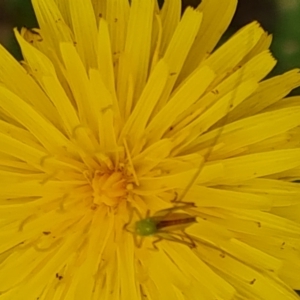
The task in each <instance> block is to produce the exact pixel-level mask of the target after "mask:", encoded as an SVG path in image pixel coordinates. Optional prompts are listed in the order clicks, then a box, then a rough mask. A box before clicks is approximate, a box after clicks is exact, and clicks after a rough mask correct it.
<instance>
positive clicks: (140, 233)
mask: <svg viewBox="0 0 300 300" xmlns="http://www.w3.org/2000/svg"><path fill="white" fill-rule="evenodd" d="M192 207H194V204H193V203H183V202H182V203H179V204H178V203H177V205H176V206H174V207H172V208H169V209H164V210H160V211H158V212H156V213H155V214H154V215H153V216H150V211H147V214H146V216H145V218H143V217H142V216H141V215H140V213H139V212H138V211H137V210H136V209H134V211H135V212H136V214H137V215H138V216H139V221H136V222H135V227H134V231H131V232H132V233H133V234H134V239H135V243H136V245H137V246H138V247H141V245H142V242H143V239H144V238H145V237H147V236H154V237H156V238H157V239H156V240H154V241H153V243H152V245H153V247H154V248H155V249H157V247H156V245H155V244H156V243H157V242H159V241H161V240H162V239H165V240H169V241H173V242H178V243H181V244H184V245H187V246H189V247H190V248H194V247H195V246H196V245H195V243H194V241H193V239H192V238H191V237H190V236H189V235H188V234H187V233H186V232H185V231H184V230H185V228H187V227H188V226H190V225H192V224H193V223H196V222H197V221H196V218H195V217H194V216H192V215H190V214H188V213H185V212H179V211H182V210H185V209H188V208H192ZM130 219H132V216H131V218H130ZM130 222H131V220H130ZM130 222H129V223H130ZM129 223H127V224H126V225H125V229H126V228H127V226H128V224H129ZM138 237H140V239H139V240H138Z"/></svg>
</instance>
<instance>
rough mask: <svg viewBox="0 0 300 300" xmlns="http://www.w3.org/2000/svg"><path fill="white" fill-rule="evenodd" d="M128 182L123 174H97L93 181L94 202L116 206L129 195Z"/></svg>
mask: <svg viewBox="0 0 300 300" xmlns="http://www.w3.org/2000/svg"><path fill="white" fill-rule="evenodd" d="M126 186H127V182H126V179H125V178H124V174H123V173H122V172H112V173H103V172H100V171H98V172H96V173H95V175H94V177H93V180H92V187H93V198H94V199H93V202H94V204H96V205H99V204H106V205H108V206H116V205H118V204H119V203H120V201H121V200H122V199H124V198H125V197H126V195H127V188H126Z"/></svg>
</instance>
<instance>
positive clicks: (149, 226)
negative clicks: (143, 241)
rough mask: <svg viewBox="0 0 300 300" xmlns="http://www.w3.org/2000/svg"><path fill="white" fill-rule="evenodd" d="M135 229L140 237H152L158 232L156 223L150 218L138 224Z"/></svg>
mask: <svg viewBox="0 0 300 300" xmlns="http://www.w3.org/2000/svg"><path fill="white" fill-rule="evenodd" d="M135 229H136V233H137V234H138V235H140V236H147V235H152V234H154V233H156V231H157V228H156V223H155V222H154V221H153V220H152V219H150V218H147V219H143V220H140V221H138V222H136V226H135Z"/></svg>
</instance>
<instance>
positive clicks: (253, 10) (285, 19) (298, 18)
mask: <svg viewBox="0 0 300 300" xmlns="http://www.w3.org/2000/svg"><path fill="white" fill-rule="evenodd" d="M200 1H201V0H182V2H183V8H184V7H186V6H188V5H191V6H197V5H198V4H199V3H200ZM224 1H226V0H224ZM159 2H160V3H161V4H162V2H163V0H159ZM253 20H258V21H259V22H260V23H261V24H262V26H263V27H264V29H265V30H267V31H268V32H270V33H272V34H273V37H274V38H273V44H272V52H273V53H274V56H275V57H276V58H277V59H278V64H277V66H276V69H275V71H274V73H273V74H272V75H274V74H278V73H282V72H283V71H286V70H289V69H291V68H295V67H300V0H240V1H239V5H238V10H237V13H236V16H235V17H234V19H233V22H232V25H231V27H230V29H229V33H233V32H234V31H236V30H237V29H239V28H240V27H242V26H243V25H245V24H247V23H249V22H251V21H253ZM16 26H17V27H19V28H20V27H22V26H26V27H28V28H31V27H37V23H36V20H35V17H34V14H33V9H32V6H31V0H0V43H2V44H4V46H5V47H6V48H7V49H9V51H10V52H11V53H13V55H14V56H15V57H16V58H17V59H21V54H20V52H19V49H18V46H17V44H16V42H15V40H14V37H13V34H12V28H14V27H16Z"/></svg>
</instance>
